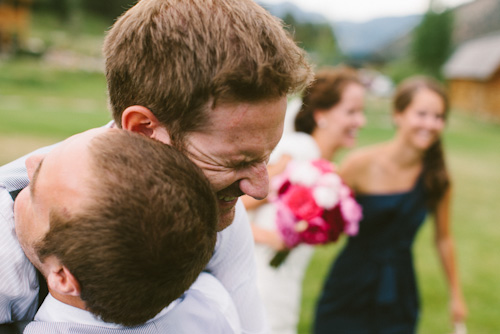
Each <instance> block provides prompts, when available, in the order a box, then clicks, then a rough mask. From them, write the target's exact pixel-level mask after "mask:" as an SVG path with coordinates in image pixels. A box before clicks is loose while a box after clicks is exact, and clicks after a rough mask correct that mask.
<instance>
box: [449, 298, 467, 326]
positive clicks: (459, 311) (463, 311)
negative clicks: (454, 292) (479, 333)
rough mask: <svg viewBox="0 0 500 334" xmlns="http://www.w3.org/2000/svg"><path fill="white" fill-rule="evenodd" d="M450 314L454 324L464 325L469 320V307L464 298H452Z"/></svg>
mask: <svg viewBox="0 0 500 334" xmlns="http://www.w3.org/2000/svg"><path fill="white" fill-rule="evenodd" d="M450 312H451V318H452V321H453V323H463V322H465V319H466V318H467V313H468V312H467V306H466V305H465V301H464V299H463V297H461V296H460V297H458V296H457V297H452V298H451V303H450Z"/></svg>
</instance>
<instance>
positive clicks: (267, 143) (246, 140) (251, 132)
mask: <svg viewBox="0 0 500 334" xmlns="http://www.w3.org/2000/svg"><path fill="white" fill-rule="evenodd" d="M285 110H286V97H283V98H279V99H277V100H271V101H264V102H257V103H240V104H221V105H219V106H217V107H216V108H215V109H214V110H212V111H211V112H210V115H211V116H210V120H209V122H208V124H206V125H205V126H204V127H202V128H201V129H199V130H198V131H196V132H192V133H189V134H187V137H186V144H185V151H186V153H187V155H188V156H189V158H190V159H191V160H192V161H193V162H195V163H196V164H197V165H198V166H199V167H200V168H201V169H202V170H203V172H204V173H205V175H206V176H207V178H208V179H209V181H210V183H211V184H212V187H213V189H214V190H215V191H216V193H217V199H218V205H219V225H218V230H219V231H220V230H222V229H224V228H226V227H227V226H229V225H230V224H231V222H232V220H233V218H234V208H235V205H236V202H237V200H238V197H239V196H241V195H243V194H247V195H249V196H252V197H254V198H257V199H263V198H265V197H266V196H267V193H268V175H267V169H266V164H267V161H268V159H269V155H270V154H271V152H272V150H273V149H274V147H275V146H276V145H277V144H278V142H279V140H280V138H281V135H282V132H283V122H284V117H285Z"/></svg>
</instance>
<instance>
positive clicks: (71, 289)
mask: <svg viewBox="0 0 500 334" xmlns="http://www.w3.org/2000/svg"><path fill="white" fill-rule="evenodd" d="M44 266H45V269H46V276H47V286H48V287H49V289H50V290H51V291H54V292H57V293H58V294H60V295H65V296H74V297H79V296H80V292H81V289H80V283H78V280H77V279H76V277H75V276H73V274H72V273H71V272H70V271H69V269H68V268H66V267H65V266H64V265H62V264H61V263H60V262H59V260H58V259H57V258H55V257H54V256H52V257H50V258H48V259H47V260H46V261H44Z"/></svg>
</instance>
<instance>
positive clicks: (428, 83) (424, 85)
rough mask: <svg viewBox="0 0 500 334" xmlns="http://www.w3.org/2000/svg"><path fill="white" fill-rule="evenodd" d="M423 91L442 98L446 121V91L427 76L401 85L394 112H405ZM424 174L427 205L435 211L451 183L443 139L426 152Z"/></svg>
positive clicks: (396, 95) (417, 77) (394, 101)
mask: <svg viewBox="0 0 500 334" xmlns="http://www.w3.org/2000/svg"><path fill="white" fill-rule="evenodd" d="M422 89H428V90H430V91H432V92H434V93H436V94H437V95H439V96H440V97H441V99H442V100H443V104H444V117H445V119H446V118H447V116H448V109H449V102H448V96H447V94H446V91H445V89H444V87H443V86H442V85H441V84H440V83H439V82H438V81H436V80H434V79H432V78H430V77H425V76H416V77H411V78H408V79H406V80H404V81H403V82H402V83H401V84H399V86H398V88H397V89H396V93H395V95H394V100H393V107H394V112H395V113H402V112H404V111H405V109H406V108H407V107H408V106H409V105H410V103H411V102H412V100H413V97H414V96H415V94H416V93H417V92H418V91H420V90H422ZM422 174H423V178H424V186H425V189H426V192H427V205H428V207H429V209H430V210H433V211H434V210H435V209H436V206H437V204H438V203H439V201H440V200H441V199H442V198H443V196H444V194H445V193H446V190H447V189H448V188H449V186H450V183H451V181H450V177H449V174H448V170H447V168H446V161H445V158H444V151H443V147H442V142H441V139H438V140H437V141H436V142H435V143H434V144H432V145H431V147H429V148H428V149H427V151H426V152H425V154H424V158H423V171H422Z"/></svg>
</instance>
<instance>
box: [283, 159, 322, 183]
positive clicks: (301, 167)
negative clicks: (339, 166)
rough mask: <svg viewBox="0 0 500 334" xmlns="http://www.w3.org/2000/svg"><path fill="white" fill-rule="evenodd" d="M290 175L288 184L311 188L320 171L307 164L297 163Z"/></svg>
mask: <svg viewBox="0 0 500 334" xmlns="http://www.w3.org/2000/svg"><path fill="white" fill-rule="evenodd" d="M293 166H294V168H293V170H292V172H291V173H290V182H291V183H295V184H300V185H302V186H305V187H312V186H313V185H314V184H315V183H316V181H317V180H318V179H319V177H320V176H321V173H320V171H319V170H318V169H317V168H315V167H314V166H312V165H311V164H310V163H308V162H297V163H295V164H294V165H293Z"/></svg>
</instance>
